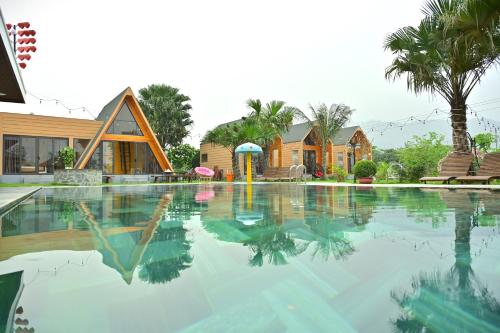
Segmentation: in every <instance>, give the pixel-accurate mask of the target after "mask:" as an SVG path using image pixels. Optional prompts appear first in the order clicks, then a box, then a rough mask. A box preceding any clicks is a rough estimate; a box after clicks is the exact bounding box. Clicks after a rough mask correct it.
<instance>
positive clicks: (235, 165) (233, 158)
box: [231, 150, 241, 180]
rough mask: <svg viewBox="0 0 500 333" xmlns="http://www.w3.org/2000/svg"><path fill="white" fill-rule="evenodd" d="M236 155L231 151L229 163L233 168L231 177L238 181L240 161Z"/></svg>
mask: <svg viewBox="0 0 500 333" xmlns="http://www.w3.org/2000/svg"><path fill="white" fill-rule="evenodd" d="M238 157H239V156H238V154H236V152H235V151H234V150H232V151H231V163H232V166H233V175H234V179H238V180H239V179H240V177H241V174H240V159H239V158H238Z"/></svg>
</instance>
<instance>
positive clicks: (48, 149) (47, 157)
mask: <svg viewBox="0 0 500 333" xmlns="http://www.w3.org/2000/svg"><path fill="white" fill-rule="evenodd" d="M38 145H39V146H38V173H41V174H46V173H53V172H54V163H53V160H54V154H53V151H52V139H51V138H39V139H38Z"/></svg>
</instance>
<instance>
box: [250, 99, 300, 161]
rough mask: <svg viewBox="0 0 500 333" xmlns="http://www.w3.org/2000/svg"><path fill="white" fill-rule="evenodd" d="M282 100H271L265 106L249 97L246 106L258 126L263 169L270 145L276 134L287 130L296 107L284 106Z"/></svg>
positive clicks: (267, 158) (258, 100) (267, 159)
mask: <svg viewBox="0 0 500 333" xmlns="http://www.w3.org/2000/svg"><path fill="white" fill-rule="evenodd" d="M285 104H286V103H285V102H283V101H271V102H269V103H267V104H266V105H265V106H263V105H262V102H261V101H260V99H249V100H248V101H247V106H248V107H249V108H250V109H251V110H252V111H251V113H250V117H254V118H255V121H256V124H257V126H258V128H259V134H260V139H261V141H262V151H263V155H264V169H265V168H267V166H268V163H269V155H270V146H271V144H272V143H273V141H274V139H275V138H276V136H278V135H281V134H283V132H285V131H288V129H289V127H290V126H291V125H292V123H293V118H294V117H295V114H296V112H297V110H298V109H296V108H294V107H290V106H285Z"/></svg>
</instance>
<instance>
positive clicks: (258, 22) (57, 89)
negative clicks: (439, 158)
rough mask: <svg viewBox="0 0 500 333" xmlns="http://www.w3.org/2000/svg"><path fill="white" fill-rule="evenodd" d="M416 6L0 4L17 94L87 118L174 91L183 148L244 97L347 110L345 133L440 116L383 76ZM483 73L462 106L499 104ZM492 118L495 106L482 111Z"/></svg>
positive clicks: (312, 1) (498, 78) (4, 106)
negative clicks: (17, 69) (22, 28)
mask: <svg viewBox="0 0 500 333" xmlns="http://www.w3.org/2000/svg"><path fill="white" fill-rule="evenodd" d="M422 4H423V1H422V0H405V1H401V0H379V1H337V0H330V1H317V0H309V1H292V0H264V1H261V0H253V1H237V0H227V1H226V0H223V1H222V0H212V1H206V0H200V1H194V0H183V1H159V0H158V1H152V0H142V1H126V0H105V1H104V0H99V1H97V0H85V1H72V0H66V1H62V0H37V1H33V0H0V7H1V8H2V11H3V15H4V18H5V20H6V21H7V22H11V23H16V22H20V21H29V22H31V24H32V28H33V29H35V30H36V31H37V35H36V38H37V48H38V51H37V52H36V54H35V55H34V56H33V58H32V60H31V61H30V62H29V64H28V67H27V68H26V69H25V70H23V71H22V74H23V79H24V83H25V86H26V89H27V91H28V92H31V93H33V94H35V95H38V96H40V97H45V98H56V99H60V100H62V101H63V102H64V103H66V104H68V105H72V106H86V107H88V108H89V109H90V110H91V112H92V113H93V114H94V115H97V114H98V113H99V111H100V110H101V108H102V107H103V106H104V105H105V104H106V103H107V102H108V101H109V100H111V99H112V98H113V97H114V96H115V95H116V94H118V93H119V92H120V91H121V90H123V89H124V88H125V87H127V86H130V87H132V89H133V90H134V91H135V92H137V91H138V90H139V89H140V88H142V87H145V86H147V85H148V84H152V83H166V84H169V85H172V86H175V87H178V88H179V89H180V91H181V92H182V93H183V94H186V95H188V96H190V97H191V99H192V106H193V110H192V117H193V120H194V127H193V129H192V137H191V138H190V139H188V140H187V141H188V142H189V143H192V144H195V145H197V144H198V143H199V139H200V136H202V135H203V134H204V133H205V132H206V131H207V130H208V129H210V128H212V127H214V126H215V125H217V124H219V123H221V122H226V121H230V120H234V119H237V118H239V117H241V116H242V115H244V114H245V113H246V112H247V111H248V110H247V109H246V107H245V101H246V100H247V99H248V98H260V99H261V100H263V101H268V100H270V99H280V100H284V101H286V102H287V103H288V104H290V105H294V106H297V107H299V108H301V109H306V108H307V106H308V104H309V103H311V104H317V103H319V102H324V103H327V104H330V103H340V102H343V103H346V104H348V105H350V106H351V107H353V108H355V109H356V112H355V114H354V116H353V119H352V124H355V123H357V122H364V121H367V120H386V121H392V120H396V119H400V118H403V117H407V116H411V115H414V114H422V113H426V112H430V111H432V109H434V108H436V107H440V108H446V103H445V102H444V101H443V100H441V99H440V98H432V97H430V96H428V95H422V96H418V97H417V96H415V95H413V94H412V93H409V92H407V90H406V84H405V81H404V80H401V81H398V82H395V83H391V82H387V81H386V80H385V79H384V69H385V67H386V66H387V65H389V63H390V61H391V54H390V53H388V52H385V51H384V50H383V49H382V44H383V40H384V38H385V36H386V35H387V34H388V33H390V32H393V31H395V30H396V29H397V28H399V27H402V26H405V25H415V24H417V23H418V22H419V20H420V19H421V18H422V14H421V11H420V9H421V6H422ZM499 88H500V72H499V70H498V69H491V70H490V71H489V73H488V75H487V76H486V77H485V79H484V80H483V81H482V83H481V85H480V86H479V87H477V88H476V89H475V92H474V93H473V95H472V96H471V97H470V99H469V103H474V102H476V103H477V102H482V101H485V100H491V99H495V98H497V99H498V98H499V97H500V94H499ZM482 109H483V110H486V111H484V113H483V115H484V116H487V117H489V118H492V119H497V120H498V119H500V117H499V116H498V114H499V111H500V101H499V102H498V103H493V104H487V105H483V106H482ZM0 111H7V112H27V113H29V112H33V113H35V114H44V115H54V116H65V117H80V118H90V116H89V115H88V114H85V113H83V112H81V111H80V112H73V113H72V114H69V113H68V112H67V111H66V110H65V109H64V108H62V107H61V106H57V105H55V103H43V104H42V105H40V104H39V102H38V100H36V99H34V98H32V97H30V96H28V97H27V104H26V105H14V104H9V103H1V104H0Z"/></svg>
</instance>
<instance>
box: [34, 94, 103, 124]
mask: <svg viewBox="0 0 500 333" xmlns="http://www.w3.org/2000/svg"><path fill="white" fill-rule="evenodd" d="M26 94H27V95H30V96H31V97H34V98H36V99H38V101H39V103H40V104H42V102H55V103H56V105H57V106H62V107H63V108H65V109H66V110H68V113H69V114H71V112H72V111H77V110H82V111H83V112H85V113H88V114H89V115H90V116H91V117H92V118H94V119H96V116H95V115H94V114H93V113H92V112H90V110H89V109H88V108H87V107H85V106H78V107H69V106H67V105H66V104H65V103H64V102H62V101H61V100H60V99H56V98H42V97H38V96H36V95H34V94H32V93H31V92H27V93H26Z"/></svg>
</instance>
